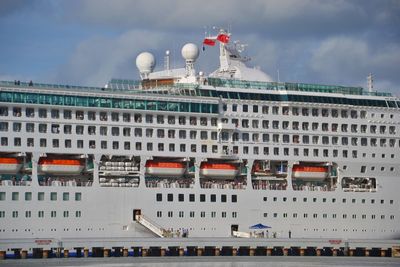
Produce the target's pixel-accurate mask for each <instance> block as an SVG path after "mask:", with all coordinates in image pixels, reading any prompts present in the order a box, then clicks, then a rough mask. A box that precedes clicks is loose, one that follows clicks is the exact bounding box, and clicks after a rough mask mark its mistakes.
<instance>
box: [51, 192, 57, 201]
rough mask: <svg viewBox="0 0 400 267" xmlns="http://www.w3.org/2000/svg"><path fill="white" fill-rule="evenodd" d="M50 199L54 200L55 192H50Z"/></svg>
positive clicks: (55, 197) (55, 198)
mask: <svg viewBox="0 0 400 267" xmlns="http://www.w3.org/2000/svg"><path fill="white" fill-rule="evenodd" d="M50 200H51V201H56V200H57V192H51V193H50Z"/></svg>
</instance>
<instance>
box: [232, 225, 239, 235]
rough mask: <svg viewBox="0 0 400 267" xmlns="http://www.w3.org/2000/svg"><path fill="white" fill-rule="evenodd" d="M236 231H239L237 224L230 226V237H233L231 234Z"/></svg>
mask: <svg viewBox="0 0 400 267" xmlns="http://www.w3.org/2000/svg"><path fill="white" fill-rule="evenodd" d="M238 230H239V225H237V224H232V225H231V235H233V232H237V231H238Z"/></svg>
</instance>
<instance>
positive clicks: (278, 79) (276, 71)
mask: <svg viewBox="0 0 400 267" xmlns="http://www.w3.org/2000/svg"><path fill="white" fill-rule="evenodd" d="M276 72H277V74H278V83H280V82H281V80H280V79H279V69H277V70H276Z"/></svg>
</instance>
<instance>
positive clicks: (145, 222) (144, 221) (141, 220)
mask: <svg viewBox="0 0 400 267" xmlns="http://www.w3.org/2000/svg"><path fill="white" fill-rule="evenodd" d="M136 221H137V222H138V223H140V224H141V225H143V226H144V227H146V228H147V229H149V230H150V231H152V232H153V233H155V234H156V235H158V236H159V237H164V230H163V229H162V228H161V227H159V226H157V225H155V224H154V223H152V222H150V221H149V220H148V219H146V218H145V217H144V216H143V215H136Z"/></svg>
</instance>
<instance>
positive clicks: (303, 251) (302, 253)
mask: <svg viewBox="0 0 400 267" xmlns="http://www.w3.org/2000/svg"><path fill="white" fill-rule="evenodd" d="M304 254H305V249H304V248H300V256H304Z"/></svg>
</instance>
